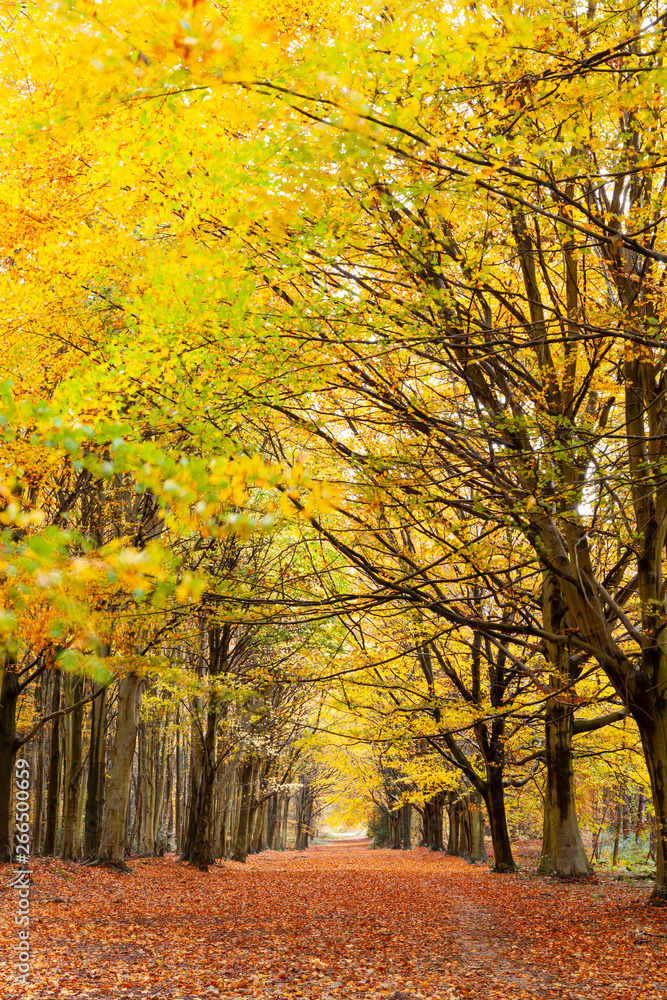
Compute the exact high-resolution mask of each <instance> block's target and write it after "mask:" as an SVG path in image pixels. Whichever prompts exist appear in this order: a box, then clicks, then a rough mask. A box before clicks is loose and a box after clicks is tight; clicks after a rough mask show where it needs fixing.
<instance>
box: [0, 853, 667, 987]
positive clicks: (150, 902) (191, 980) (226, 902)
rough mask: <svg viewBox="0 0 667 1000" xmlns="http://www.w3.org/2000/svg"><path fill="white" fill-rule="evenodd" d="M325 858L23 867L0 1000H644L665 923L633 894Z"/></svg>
mask: <svg viewBox="0 0 667 1000" xmlns="http://www.w3.org/2000/svg"><path fill="white" fill-rule="evenodd" d="M366 847H367V842H365V841H362V842H359V841H356V842H355V841H352V842H350V841H338V842H335V843H333V844H331V845H325V846H317V847H311V848H310V849H309V850H308V851H305V852H296V851H286V852H274V851H267V852H265V853H263V854H260V855H257V856H255V857H251V858H249V859H248V862H247V864H245V865H241V864H235V863H233V862H227V861H225V862H224V863H223V864H222V865H220V866H216V867H215V868H212V869H211V871H210V873H209V874H202V873H200V872H198V871H195V870H193V869H192V868H189V867H187V866H185V865H180V864H179V863H178V862H177V861H176V860H175V859H174V858H173V857H167V858H162V859H157V858H156V859H152V858H151V859H138V858H137V859H134V860H133V862H132V867H133V869H134V870H133V872H132V873H131V874H126V875H121V874H118V873H116V872H113V871H109V870H107V869H103V868H87V867H83V866H81V865H73V864H66V863H64V862H62V861H59V860H57V859H45V860H41V859H36V860H35V861H34V862H33V863H32V890H31V938H30V951H31V975H30V985H29V986H27V987H25V986H16V985H12V978H13V972H14V963H15V952H14V946H15V943H16V942H17V940H18V938H17V932H16V928H15V927H14V925H13V914H14V912H15V905H16V903H15V891H14V890H13V889H12V888H11V887H10V885H9V873H6V874H4V875H2V876H1V881H0V942H2V946H3V947H2V948H0V997H1V998H2V1000H24V998H26V1000H28V998H39V1000H57V998H64V997H76V998H81V1000H130V998H131V1000H213V998H234V1000H235V998H239V1000H241V998H262V1000H263V998H267V1000H269V998H276V1000H278V998H285V1000H292V998H296V997H303V998H305V1000H347V998H349V1000H379V998H392V1000H422V998H432V1000H482V998H484V1000H497V998H505V1000H520V998H525V1000H546V998H563V1000H584V998H585V1000H639V998H641V1000H657V998H661V1000H662V998H667V963H666V962H665V954H666V945H667V912H666V911H665V910H661V909H655V908H652V907H647V905H646V901H647V899H648V896H649V892H650V886H649V885H647V884H642V885H641V886H637V885H631V884H624V883H622V882H619V881H618V880H617V879H613V878H611V877H598V878H597V880H591V881H588V882H586V883H583V884H582V883H578V884H574V883H572V884H568V883H565V884H564V883H559V882H557V881H554V880H551V879H539V878H536V877H535V876H534V875H533V874H532V872H533V871H534V868H535V861H536V857H535V852H534V845H533V847H532V848H531V845H528V846H526V845H523V847H522V845H519V849H518V851H517V857H518V861H519V864H520V865H521V870H520V871H519V872H518V873H516V874H514V875H495V874H493V873H492V872H490V870H489V868H488V866H486V865H470V864H467V863H466V862H465V861H462V860H460V859H458V858H449V857H446V856H444V855H441V854H433V853H430V852H429V851H427V850H425V849H419V850H415V851H411V852H407V851H405V852H402V851H389V850H381V851H375V850H368V849H366Z"/></svg>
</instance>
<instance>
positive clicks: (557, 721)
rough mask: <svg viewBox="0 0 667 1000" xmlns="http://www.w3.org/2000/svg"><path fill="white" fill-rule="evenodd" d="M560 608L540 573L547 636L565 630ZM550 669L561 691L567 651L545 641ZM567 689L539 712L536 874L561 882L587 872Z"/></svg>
mask: <svg viewBox="0 0 667 1000" xmlns="http://www.w3.org/2000/svg"><path fill="white" fill-rule="evenodd" d="M566 610H567V609H566V605H565V602H564V600H563V597H562V595H561V591H560V586H559V584H558V582H557V581H556V580H555V579H554V577H553V575H552V574H551V573H545V577H544V584H543V619H544V627H545V629H546V630H547V631H548V632H552V633H554V634H562V632H563V628H564V627H565V615H566ZM546 647H547V653H548V658H549V663H550V665H551V671H552V672H551V675H550V677H549V686H550V688H551V690H552V691H554V692H558V691H559V690H560V689H562V688H567V685H568V684H570V683H571V681H572V680H573V677H572V675H571V668H570V665H569V652H568V648H567V645H566V644H565V643H555V642H547V643H546ZM571 696H572V690H571V688H570V689H569V690H566V691H565V692H564V693H562V694H559V695H556V697H554V698H550V699H549V700H548V701H547V706H546V711H545V740H544V742H545V752H546V763H547V777H546V788H545V795H544V827H543V834H542V856H541V858H540V863H539V866H538V869H537V870H538V873H539V874H540V875H559V876H561V877H562V878H586V877H588V876H589V875H590V874H591V868H590V865H589V863H588V858H587V857H586V852H585V850H584V845H583V842H582V839H581V833H580V832H579V823H578V820H577V807H576V799H575V795H574V768H573V766H572V729H573V720H574V709H573V708H572V707H571V705H569V704H567V702H566V698H570V697H571Z"/></svg>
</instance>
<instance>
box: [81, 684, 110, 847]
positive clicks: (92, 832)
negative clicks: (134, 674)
mask: <svg viewBox="0 0 667 1000" xmlns="http://www.w3.org/2000/svg"><path fill="white" fill-rule="evenodd" d="M99 690H100V685H99V684H95V686H94V688H93V694H94V695H97V697H95V698H93V701H92V703H91V715H90V755H89V762H88V787H87V795H86V816H85V820H84V838H83V855H84V857H86V858H90V857H94V856H96V855H97V852H98V850H99V846H100V835H101V833H102V815H103V810H104V777H105V771H106V768H105V735H106V733H105V722H106V714H107V688H106V685H105V686H104V690H103V691H102V693H101V694H97V692H98V691H99Z"/></svg>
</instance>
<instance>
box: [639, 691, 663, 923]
mask: <svg viewBox="0 0 667 1000" xmlns="http://www.w3.org/2000/svg"><path fill="white" fill-rule="evenodd" d="M659 699H660V700H659ZM652 700H653V705H652V712H651V713H650V715H649V713H648V712H645V713H642V712H637V715H636V716H635V720H636V722H637V727H638V729H639V734H640V736H641V740H642V746H643V748H644V756H645V757H646V764H647V767H648V773H649V777H650V779H651V792H652V796H653V810H654V813H655V835H656V851H655V863H656V876H655V887H654V890H653V895H652V897H651V899H652V902H654V903H656V904H660V905H664V904H667V704H666V703H665V701H664V694H663V693H662V692H661V693H660V695H659V696H658V695H655V694H654V695H652ZM640 719H641V722H640Z"/></svg>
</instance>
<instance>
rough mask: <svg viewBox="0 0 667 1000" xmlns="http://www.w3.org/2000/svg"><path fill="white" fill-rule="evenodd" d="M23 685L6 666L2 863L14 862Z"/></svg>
mask: <svg viewBox="0 0 667 1000" xmlns="http://www.w3.org/2000/svg"><path fill="white" fill-rule="evenodd" d="M18 696H19V684H18V680H17V677H16V674H15V672H14V670H13V664H12V665H11V666H10V665H9V664H8V663H6V664H5V665H4V670H3V673H2V703H1V704H0V862H4V863H6V862H9V861H11V860H12V853H13V852H12V842H11V808H12V778H13V776H14V760H15V758H16V751H17V749H18V738H17V735H16V701H17V699H18Z"/></svg>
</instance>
